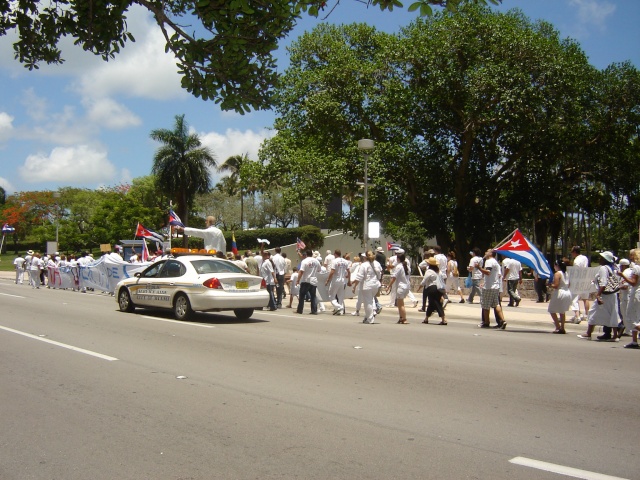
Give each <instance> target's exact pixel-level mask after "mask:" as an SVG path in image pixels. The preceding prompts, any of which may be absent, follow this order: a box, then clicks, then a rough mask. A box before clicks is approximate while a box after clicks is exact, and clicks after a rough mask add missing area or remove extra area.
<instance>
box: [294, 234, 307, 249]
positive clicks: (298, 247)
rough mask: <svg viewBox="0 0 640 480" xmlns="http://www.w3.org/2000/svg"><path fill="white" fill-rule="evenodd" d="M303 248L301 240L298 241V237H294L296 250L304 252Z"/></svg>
mask: <svg viewBox="0 0 640 480" xmlns="http://www.w3.org/2000/svg"><path fill="white" fill-rule="evenodd" d="M305 247H306V245H305V243H304V242H303V241H302V240H300V239H299V238H298V237H296V248H297V249H298V250H304V249H305Z"/></svg>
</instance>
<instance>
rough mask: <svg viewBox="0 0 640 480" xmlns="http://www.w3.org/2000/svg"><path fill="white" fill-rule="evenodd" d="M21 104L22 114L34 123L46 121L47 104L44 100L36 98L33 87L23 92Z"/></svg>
mask: <svg viewBox="0 0 640 480" xmlns="http://www.w3.org/2000/svg"><path fill="white" fill-rule="evenodd" d="M21 103H22V105H23V106H24V112H25V113H26V114H27V115H28V116H29V117H30V118H31V119H32V120H34V121H36V122H41V121H44V120H46V118H47V109H48V103H49V102H48V101H47V99H46V98H44V97H40V96H38V95H37V94H36V92H35V91H34V90H33V87H30V88H27V89H26V90H23V92H22V98H21Z"/></svg>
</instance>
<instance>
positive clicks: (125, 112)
mask: <svg viewBox="0 0 640 480" xmlns="http://www.w3.org/2000/svg"><path fill="white" fill-rule="evenodd" d="M85 107H86V108H87V117H88V119H89V120H90V121H91V122H93V123H96V124H98V125H102V126H104V127H107V128H112V129H121V128H126V127H132V126H133V127H135V126H138V125H140V124H141V123H142V121H141V120H140V117H138V116H137V115H135V114H134V113H133V112H131V110H129V109H128V108H127V107H125V106H124V105H122V104H120V103H118V102H116V101H115V100H112V99H110V98H101V99H99V100H87V101H85Z"/></svg>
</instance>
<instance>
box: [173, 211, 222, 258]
mask: <svg viewBox="0 0 640 480" xmlns="http://www.w3.org/2000/svg"><path fill="white" fill-rule="evenodd" d="M215 224H216V217H212V216H209V217H207V220H206V225H207V228H205V229H200V228H191V227H184V228H183V227H176V230H177V231H178V232H179V233H184V234H185V235H188V236H190V237H198V238H202V239H204V248H205V250H207V251H208V250H215V251H216V252H222V253H225V252H226V251H227V241H226V240H225V239H224V235H223V234H222V230H220V229H219V228H217V227H216V226H215Z"/></svg>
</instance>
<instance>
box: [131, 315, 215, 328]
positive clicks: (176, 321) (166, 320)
mask: <svg viewBox="0 0 640 480" xmlns="http://www.w3.org/2000/svg"><path fill="white" fill-rule="evenodd" d="M140 316H141V317H142V318H148V319H150V320H157V321H159V322H169V323H177V324H178V325H189V326H191V327H202V328H216V327H215V326H214V325H201V324H199V323H189V322H181V321H180V320H169V319H168V318H158V317H151V316H149V315H140Z"/></svg>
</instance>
